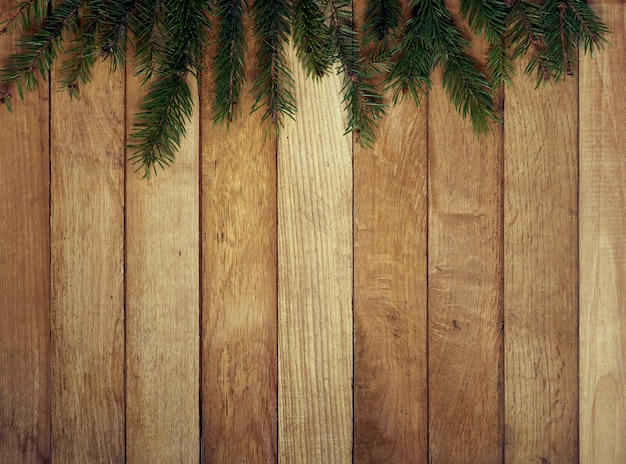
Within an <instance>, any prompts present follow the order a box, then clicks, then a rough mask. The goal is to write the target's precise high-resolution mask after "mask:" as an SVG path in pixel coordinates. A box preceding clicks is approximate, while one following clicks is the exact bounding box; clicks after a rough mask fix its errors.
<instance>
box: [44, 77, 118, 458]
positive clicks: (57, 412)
mask: <svg viewBox="0 0 626 464" xmlns="http://www.w3.org/2000/svg"><path fill="white" fill-rule="evenodd" d="M59 90H60V89H59V84H57V83H56V78H55V85H54V86H53V92H52V99H51V110H52V111H51V139H52V141H51V160H52V175H51V183H52V212H51V230H52V274H51V281H52V445H53V446H52V461H53V462H94V463H97V462H123V461H124V252H123V247H124V76H123V75H122V74H119V73H118V74H115V75H111V74H110V72H109V68H108V65H101V66H98V67H97V69H96V70H95V71H94V74H93V78H92V82H91V83H90V84H89V86H87V87H86V88H85V89H84V90H82V91H81V94H80V96H79V97H78V98H76V99H75V101H72V102H70V98H69V95H68V94H67V92H60V91H59Z"/></svg>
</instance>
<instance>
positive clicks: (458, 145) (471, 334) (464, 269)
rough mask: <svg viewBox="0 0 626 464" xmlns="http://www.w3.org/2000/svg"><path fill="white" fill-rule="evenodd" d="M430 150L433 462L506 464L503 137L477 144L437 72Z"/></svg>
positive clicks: (432, 97) (498, 134) (495, 135)
mask: <svg viewBox="0 0 626 464" xmlns="http://www.w3.org/2000/svg"><path fill="white" fill-rule="evenodd" d="M475 53H476V56H480V54H479V50H475ZM428 140H429V159H428V163H429V178H428V192H429V219H428V242H429V243H428V340H429V342H428V343H429V345H428V347H429V358H428V379H429V386H428V388H429V410H430V422H429V426H430V459H431V460H432V462H433V463H446V464H453V463H468V462H480V463H483V464H490V463H500V462H502V448H503V446H502V445H503V441H502V440H503V432H502V430H503V417H502V416H503V411H502V409H503V408H502V406H503V396H502V395H503V388H502V387H503V385H502V381H503V378H502V348H503V345H502V343H503V341H502V331H501V322H502V302H501V298H502V271H503V269H502V133H501V129H500V127H499V126H494V130H493V133H492V134H490V135H489V137H483V138H477V137H476V136H475V134H474V133H473V131H472V128H471V125H470V123H469V121H467V120H465V121H464V120H463V119H462V118H461V116H459V115H458V114H457V113H456V111H455V110H454V107H453V106H452V105H451V104H450V103H449V99H448V96H447V95H446V93H445V92H444V91H443V89H442V87H441V73H440V71H437V72H436V73H435V75H434V82H433V90H432V92H431V95H430V102H429V127H428Z"/></svg>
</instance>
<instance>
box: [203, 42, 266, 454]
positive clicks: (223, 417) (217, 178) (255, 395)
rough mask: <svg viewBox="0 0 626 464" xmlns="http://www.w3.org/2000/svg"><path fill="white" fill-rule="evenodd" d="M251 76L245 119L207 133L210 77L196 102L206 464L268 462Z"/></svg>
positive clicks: (261, 177)
mask: <svg viewBox="0 0 626 464" xmlns="http://www.w3.org/2000/svg"><path fill="white" fill-rule="evenodd" d="M253 53H254V50H251V51H250V54H249V57H248V59H247V65H248V69H250V70H251V69H252V66H253V65H254V64H253V61H254V60H253V59H252V58H253ZM210 67H211V66H210V65H209V63H207V66H206V69H210ZM250 74H252V71H250V72H249V77H248V86H247V87H248V88H247V89H246V91H245V92H244V93H243V94H242V98H241V102H240V103H241V108H242V112H243V114H244V116H243V117H242V118H239V119H238V120H237V121H235V122H234V124H233V125H232V126H231V127H230V128H224V127H217V128H215V127H213V119H212V114H213V113H212V102H213V97H214V94H213V85H212V79H213V77H212V76H211V75H208V74H207V75H205V76H204V78H203V86H202V94H201V107H202V113H201V117H202V121H201V125H202V296H203V298H202V368H201V369H202V416H203V417H202V424H203V427H202V434H203V440H202V449H203V454H202V458H203V461H204V462H206V463H214V462H215V463H217V462H224V463H227V462H233V463H234V462H237V463H240V462H250V463H259V464H261V463H275V462H276V459H277V412H276V408H277V403H276V402H277V390H276V377H277V369H278V367H277V352H276V350H277V320H276V317H277V316H276V311H277V304H278V301H277V286H276V280H277V256H276V253H277V250H276V247H277V244H276V240H277V232H276V141H275V139H272V138H267V139H266V135H267V134H266V132H265V129H264V127H262V126H261V112H260V111H259V112H258V113H255V114H253V115H248V114H247V113H248V111H249V109H250V106H251V104H252V102H253V98H252V96H251V95H250V93H249V88H250V86H251V83H252V76H250Z"/></svg>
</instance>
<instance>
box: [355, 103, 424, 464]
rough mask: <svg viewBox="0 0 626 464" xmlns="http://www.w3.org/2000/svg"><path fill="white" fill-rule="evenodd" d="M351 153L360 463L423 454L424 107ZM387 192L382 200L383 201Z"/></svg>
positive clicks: (403, 110)
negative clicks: (374, 140)
mask: <svg viewBox="0 0 626 464" xmlns="http://www.w3.org/2000/svg"><path fill="white" fill-rule="evenodd" d="M413 105H414V103H413V101H411V100H408V99H407V100H406V101H404V102H403V103H402V104H400V105H399V106H397V107H395V108H393V109H391V110H390V112H389V114H388V115H387V117H386V119H385V120H383V121H382V123H381V125H380V133H381V137H380V138H379V139H378V141H377V143H376V144H375V145H374V146H373V147H372V148H371V149H367V148H362V147H358V146H356V147H355V154H354V462H355V463H379V462H426V460H427V457H428V396H427V381H426V380H427V369H426V363H427V341H426V335H427V332H426V327H427V324H426V317H427V312H426V307H427V305H426V303H427V302H426V297H427V286H426V284H427V283H426V252H427V250H426V246H427V240H426V238H427V234H426V215H427V196H426V174H427V158H426V153H427V152H426V149H427V144H426V142H427V139H426V128H427V111H426V106H424V107H423V108H422V109H421V111H419V112H418V113H417V114H416V117H414V118H407V117H406V114H408V113H410V112H412V111H414V109H413ZM383 199H384V200H383Z"/></svg>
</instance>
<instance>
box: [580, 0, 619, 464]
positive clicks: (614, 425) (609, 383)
mask: <svg viewBox="0 0 626 464" xmlns="http://www.w3.org/2000/svg"><path fill="white" fill-rule="evenodd" d="M593 6H594V8H597V10H598V13H599V14H600V15H601V16H602V17H603V18H605V20H606V21H607V24H608V26H609V27H610V28H611V30H612V31H613V34H611V37H610V40H611V42H612V44H613V45H612V46H611V47H610V48H608V49H607V50H606V51H605V52H603V53H602V54H600V55H598V56H597V57H596V58H595V59H590V58H584V59H583V60H582V62H581V63H580V187H579V195H580V224H579V229H580V244H579V253H580V322H579V330H580V419H579V420H580V459H581V462H583V463H589V464H600V463H604V462H609V463H614V462H615V463H617V462H626V311H625V304H626V246H625V231H626V149H625V147H626V131H624V127H623V124H622V121H623V120H624V118H626V99H625V98H624V95H623V89H624V86H625V85H626V76H625V75H624V69H625V68H626V55H625V54H624V50H625V49H626V35H625V31H626V5H624V4H623V3H622V2H606V3H605V2H593Z"/></svg>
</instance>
